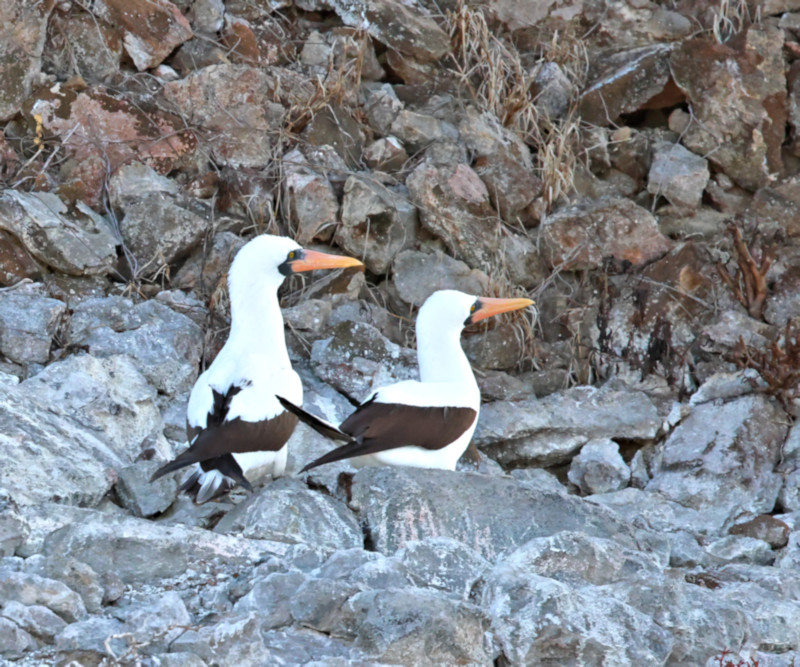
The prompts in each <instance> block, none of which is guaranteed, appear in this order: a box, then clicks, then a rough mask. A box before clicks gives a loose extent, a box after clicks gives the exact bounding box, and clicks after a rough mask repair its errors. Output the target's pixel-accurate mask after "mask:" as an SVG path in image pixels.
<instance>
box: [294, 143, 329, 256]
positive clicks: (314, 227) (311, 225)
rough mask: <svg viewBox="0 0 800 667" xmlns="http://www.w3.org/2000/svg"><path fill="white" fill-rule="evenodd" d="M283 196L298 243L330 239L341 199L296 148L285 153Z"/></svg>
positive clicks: (327, 181)
mask: <svg viewBox="0 0 800 667" xmlns="http://www.w3.org/2000/svg"><path fill="white" fill-rule="evenodd" d="M283 165H284V174H285V177H284V180H283V197H284V205H285V207H286V211H287V218H288V219H289V221H290V222H291V224H292V226H293V227H294V229H295V238H296V239H297V241H298V243H302V244H306V243H310V242H311V241H314V240H318V241H328V240H329V239H330V238H331V236H333V230H334V228H335V226H336V223H337V220H338V218H339V200H338V199H337V198H336V193H335V192H334V190H333V186H332V185H331V183H330V181H329V180H328V179H327V178H325V176H323V175H322V174H320V173H318V172H317V171H315V170H314V169H313V168H311V166H310V165H309V164H308V162H307V161H306V158H305V157H304V156H303V154H302V153H301V152H300V151H299V150H297V149H295V150H293V151H291V152H289V153H287V154H286V155H284V157H283Z"/></svg>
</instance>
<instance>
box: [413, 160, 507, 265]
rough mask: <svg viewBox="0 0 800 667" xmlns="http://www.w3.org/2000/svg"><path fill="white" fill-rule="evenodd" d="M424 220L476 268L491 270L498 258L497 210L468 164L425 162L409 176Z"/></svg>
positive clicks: (458, 254) (424, 225)
mask: <svg viewBox="0 0 800 667" xmlns="http://www.w3.org/2000/svg"><path fill="white" fill-rule="evenodd" d="M406 185H407V186H408V190H409V194H410V196H411V201H413V202H414V204H415V205H416V206H417V208H418V209H419V212H420V222H422V226H423V227H425V228H426V229H427V230H428V231H429V232H431V233H432V234H434V235H436V236H438V237H439V238H441V239H442V240H443V241H444V242H445V243H446V244H447V246H448V247H449V248H451V249H452V250H453V251H454V252H455V253H456V255H457V256H458V257H460V258H462V259H463V260H464V261H465V262H466V263H467V264H469V265H470V266H471V267H472V268H476V269H483V270H489V269H491V268H492V266H493V264H494V261H495V259H496V255H497V250H498V242H497V239H496V237H495V234H494V229H495V226H496V217H495V213H494V211H493V210H492V207H491V205H490V203H489V193H488V191H487V190H486V186H485V185H484V184H483V181H481V179H480V177H479V176H478V175H477V174H476V173H475V172H474V171H473V170H472V169H471V168H470V167H469V166H468V165H466V164H463V163H462V164H456V165H448V166H435V165H433V164H431V163H429V162H427V161H426V162H423V163H421V164H420V165H419V166H418V167H417V168H416V169H415V170H414V171H413V172H412V173H411V174H410V175H409V177H408V179H407V180H406Z"/></svg>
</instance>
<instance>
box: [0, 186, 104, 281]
mask: <svg viewBox="0 0 800 667" xmlns="http://www.w3.org/2000/svg"><path fill="white" fill-rule="evenodd" d="M0 227H1V228H2V229H4V230H6V231H7V232H10V233H11V234H13V235H14V236H16V237H17V238H18V239H19V240H20V241H22V243H23V245H24V246H25V248H26V249H27V250H28V251H29V252H30V253H31V255H33V257H35V258H36V259H37V260H39V261H40V262H42V263H44V264H46V265H48V266H52V267H53V268H54V269H57V270H59V271H62V272H64V273H67V274H69V275H83V274H88V275H94V274H102V273H108V272H109V271H110V270H111V267H112V263H113V261H114V260H115V259H116V251H115V249H114V246H115V245H116V239H115V237H114V235H113V233H112V231H111V229H110V228H109V227H108V225H107V223H106V222H105V220H103V219H102V218H100V217H99V216H96V215H89V214H88V213H84V214H80V213H79V214H78V215H71V214H67V207H66V206H65V205H64V203H63V202H62V201H61V200H60V199H59V198H58V197H56V196H55V195H53V194H52V193H48V192H40V193H23V192H17V191H16V190H5V191H4V192H3V194H2V195H0Z"/></svg>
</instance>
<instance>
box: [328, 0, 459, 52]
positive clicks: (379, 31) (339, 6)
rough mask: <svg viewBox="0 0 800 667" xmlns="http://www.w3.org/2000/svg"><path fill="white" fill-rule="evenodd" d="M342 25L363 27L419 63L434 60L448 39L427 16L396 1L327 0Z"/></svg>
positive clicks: (446, 44) (448, 46) (414, 7)
mask: <svg viewBox="0 0 800 667" xmlns="http://www.w3.org/2000/svg"><path fill="white" fill-rule="evenodd" d="M329 4H330V5H331V6H332V7H333V9H334V11H336V13H337V14H338V15H339V18H341V19H342V23H344V24H345V25H348V26H353V27H363V28H365V29H366V31H367V32H368V33H369V35H370V36H371V37H373V38H375V39H377V40H378V41H379V42H382V43H383V44H386V46H389V47H391V48H393V49H395V50H396V51H399V52H400V53H404V54H406V55H409V56H413V57H414V58H415V59H417V60H420V61H428V60H437V59H438V58H441V57H442V56H443V55H444V54H445V53H447V51H448V50H449V48H450V39H449V38H448V36H447V33H446V32H445V31H444V30H442V29H441V28H440V27H439V26H438V25H437V24H436V21H434V20H433V18H431V17H430V16H428V15H427V14H425V13H424V12H423V10H422V9H420V8H419V6H418V5H416V6H409V5H407V4H405V3H403V2H401V1H400V0H357V1H356V2H353V1H352V0H329Z"/></svg>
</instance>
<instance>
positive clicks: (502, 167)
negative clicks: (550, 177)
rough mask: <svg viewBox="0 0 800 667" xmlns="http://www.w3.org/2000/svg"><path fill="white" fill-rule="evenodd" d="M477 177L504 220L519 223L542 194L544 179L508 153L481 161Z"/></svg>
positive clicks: (477, 163)
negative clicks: (524, 211)
mask: <svg viewBox="0 0 800 667" xmlns="http://www.w3.org/2000/svg"><path fill="white" fill-rule="evenodd" d="M475 173H476V174H478V176H480V177H481V180H483V182H484V184H485V185H486V189H487V190H488V191H489V199H490V200H491V202H492V204H493V205H494V207H495V209H496V210H497V212H498V213H499V214H500V217H501V218H503V220H505V221H506V222H515V221H516V220H517V218H518V217H519V216H520V213H521V212H522V211H523V210H524V209H525V208H526V207H527V206H528V205H529V204H530V203H531V202H532V201H533V200H534V199H536V197H538V196H540V195H541V194H542V186H543V183H542V179H541V178H539V177H538V176H536V175H535V174H534V173H533V168H530V169H526V168H525V166H524V164H520V163H519V162H518V161H517V160H515V159H513V158H512V157H511V156H510V155H508V154H507V153H499V154H496V155H492V156H489V157H480V158H478V159H477V160H476V161H475Z"/></svg>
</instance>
